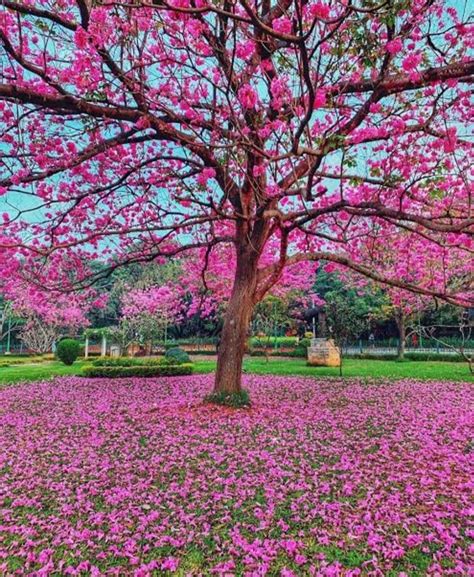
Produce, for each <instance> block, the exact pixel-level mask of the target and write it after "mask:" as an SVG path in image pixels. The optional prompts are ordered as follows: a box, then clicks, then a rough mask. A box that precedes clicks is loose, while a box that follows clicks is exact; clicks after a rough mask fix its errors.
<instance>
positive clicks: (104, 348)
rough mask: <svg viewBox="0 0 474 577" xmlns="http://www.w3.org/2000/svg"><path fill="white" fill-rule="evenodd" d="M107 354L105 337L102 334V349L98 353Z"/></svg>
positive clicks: (102, 355) (103, 355)
mask: <svg viewBox="0 0 474 577" xmlns="http://www.w3.org/2000/svg"><path fill="white" fill-rule="evenodd" d="M106 355H107V337H106V336H105V335H102V351H101V353H100V356H101V357H105V356H106Z"/></svg>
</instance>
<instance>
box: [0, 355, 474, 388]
mask: <svg viewBox="0 0 474 577" xmlns="http://www.w3.org/2000/svg"><path fill="white" fill-rule="evenodd" d="M84 365H85V362H84V361H82V362H79V361H78V362H76V363H74V365H72V366H71V367H66V366H65V365H63V364H62V363H61V362H58V361H53V362H43V363H41V364H32V365H27V364H23V365H13V366H10V367H2V366H0V385H2V384H3V385H5V384H10V383H17V382H20V381H37V380H44V379H48V378H51V377H54V376H65V375H76V374H80V373H81V370H82V367H83V366H84ZM215 367H216V362H215V360H203V359H201V358H199V357H198V356H196V357H195V368H194V370H195V372H196V373H201V374H206V373H211V372H213V371H214V370H215ZM244 370H245V371H246V372H248V373H254V374H259V375H265V374H272V375H295V376H314V377H326V376H330V377H338V375H339V369H337V368H331V367H308V366H307V365H306V360H305V359H300V358H293V359H292V358H278V357H277V358H271V357H270V358H269V360H268V362H267V361H266V360H265V359H264V358H262V357H253V358H246V359H245V361H244ZM343 375H344V377H361V378H364V379H365V378H390V379H405V378H412V379H421V380H426V379H433V380H452V381H453V380H456V381H470V382H474V377H473V376H472V375H471V374H470V373H469V369H468V367H467V364H465V363H449V362H443V361H436V362H435V361H433V362H431V361H407V362H404V363H398V362H396V361H377V360H359V359H347V360H345V361H344V367H343Z"/></svg>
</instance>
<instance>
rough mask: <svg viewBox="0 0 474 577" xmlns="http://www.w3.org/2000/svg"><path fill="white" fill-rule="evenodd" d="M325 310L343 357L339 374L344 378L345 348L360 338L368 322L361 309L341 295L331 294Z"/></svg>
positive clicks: (331, 333) (330, 330)
mask: <svg viewBox="0 0 474 577" xmlns="http://www.w3.org/2000/svg"><path fill="white" fill-rule="evenodd" d="M324 309H325V311H326V316H327V325H328V329H329V334H330V336H331V338H333V339H334V342H335V343H336V345H337V347H338V348H339V353H340V355H341V363H340V365H339V374H340V375H341V376H342V361H343V357H344V347H347V345H348V344H349V343H350V342H351V341H354V340H355V339H357V338H359V337H360V335H361V334H362V332H363V331H364V329H365V328H366V326H367V324H366V323H367V320H366V317H365V316H364V315H363V314H361V311H360V309H359V310H358V309H357V307H355V306H354V305H353V303H350V302H349V300H348V299H347V298H346V297H343V296H342V295H341V294H336V293H329V294H328V296H327V300H326V304H325V306H324Z"/></svg>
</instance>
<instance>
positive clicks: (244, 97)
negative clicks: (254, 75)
mask: <svg viewBox="0 0 474 577" xmlns="http://www.w3.org/2000/svg"><path fill="white" fill-rule="evenodd" d="M239 100H240V104H242V106H243V107H244V108H247V109H249V110H250V109H252V108H255V107H256V105H257V102H258V96H257V93H256V92H255V90H254V89H253V88H252V87H251V86H250V84H244V85H243V86H242V87H241V88H240V90H239Z"/></svg>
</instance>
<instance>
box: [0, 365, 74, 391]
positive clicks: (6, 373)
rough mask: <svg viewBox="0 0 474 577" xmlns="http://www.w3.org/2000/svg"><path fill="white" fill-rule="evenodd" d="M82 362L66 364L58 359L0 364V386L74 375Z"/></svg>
mask: <svg viewBox="0 0 474 577" xmlns="http://www.w3.org/2000/svg"><path fill="white" fill-rule="evenodd" d="M84 364H85V363H84V362H75V363H74V364H73V365H71V366H69V367H68V366H66V365H64V364H63V363H61V362H60V361H52V362H50V361H46V362H42V363H37V364H36V363H33V364H20V365H11V366H8V367H5V366H0V386H1V385H6V384H11V383H18V382H21V381H40V380H44V379H49V378H51V377H55V376H65V375H75V374H78V373H80V372H81V369H82V367H83V366H84Z"/></svg>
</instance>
